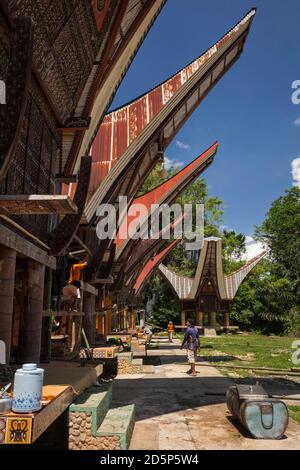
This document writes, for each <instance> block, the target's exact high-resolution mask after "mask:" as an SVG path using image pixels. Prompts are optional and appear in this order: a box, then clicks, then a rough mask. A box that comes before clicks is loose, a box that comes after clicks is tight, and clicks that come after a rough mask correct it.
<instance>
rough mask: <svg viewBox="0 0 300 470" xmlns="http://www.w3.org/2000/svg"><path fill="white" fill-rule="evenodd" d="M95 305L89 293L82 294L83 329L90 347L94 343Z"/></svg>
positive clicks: (94, 299) (92, 296) (93, 298)
mask: <svg viewBox="0 0 300 470" xmlns="http://www.w3.org/2000/svg"><path fill="white" fill-rule="evenodd" d="M95 305H96V298H95V296H94V295H93V294H90V293H89V292H84V294H83V313H84V316H83V328H84V331H85V334H86V337H87V340H88V342H89V344H90V345H93V344H94V343H95V322H94V320H95Z"/></svg>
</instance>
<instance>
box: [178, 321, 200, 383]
mask: <svg viewBox="0 0 300 470" xmlns="http://www.w3.org/2000/svg"><path fill="white" fill-rule="evenodd" d="M186 325H187V329H186V330H185V333H184V338H183V341H182V345H181V349H183V348H185V349H186V354H187V359H188V363H189V364H190V369H189V370H188V371H187V374H189V375H191V376H192V377H196V375H197V373H196V360H197V352H198V349H200V342H199V331H198V328H196V327H195V326H194V322H193V321H192V320H187V322H186Z"/></svg>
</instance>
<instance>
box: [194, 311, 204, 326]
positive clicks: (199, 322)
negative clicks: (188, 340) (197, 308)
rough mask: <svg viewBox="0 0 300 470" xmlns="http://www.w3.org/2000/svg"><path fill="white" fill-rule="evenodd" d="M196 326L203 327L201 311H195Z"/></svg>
mask: <svg viewBox="0 0 300 470" xmlns="http://www.w3.org/2000/svg"><path fill="white" fill-rule="evenodd" d="M196 326H201V328H202V327H203V313H202V312H197V313H196Z"/></svg>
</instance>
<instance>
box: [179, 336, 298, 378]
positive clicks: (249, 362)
mask: <svg viewBox="0 0 300 470" xmlns="http://www.w3.org/2000/svg"><path fill="white" fill-rule="evenodd" d="M178 336H179V335H178ZM294 340H295V338H290V337H281V336H263V335H256V334H249V335H234V334H232V335H231V334H228V335H221V336H217V337H216V338H204V337H201V341H200V342H201V351H200V356H202V357H203V359H204V360H205V361H207V362H211V363H213V364H214V365H216V366H219V367H221V366H222V365H238V366H243V365H244V366H246V367H253V368H254V369H255V367H269V368H272V369H273V368H274V369H290V368H291V367H293V363H292V353H293V352H294V350H293V349H292V343H293V341H294ZM228 370H230V369H228ZM234 372H235V373H237V374H238V375H239V376H241V377H247V376H249V375H251V373H249V369H234Z"/></svg>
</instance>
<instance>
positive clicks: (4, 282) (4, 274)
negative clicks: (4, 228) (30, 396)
mask: <svg viewBox="0 0 300 470" xmlns="http://www.w3.org/2000/svg"><path fill="white" fill-rule="evenodd" d="M15 271H16V252H15V250H11V249H10V248H7V247H6V246H2V245H1V246H0V339H1V340H2V341H4V342H5V345H6V362H7V364H8V363H9V359H10V347H11V336H12V323H13V308H14V288H15Z"/></svg>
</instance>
